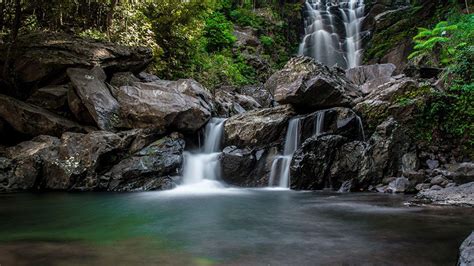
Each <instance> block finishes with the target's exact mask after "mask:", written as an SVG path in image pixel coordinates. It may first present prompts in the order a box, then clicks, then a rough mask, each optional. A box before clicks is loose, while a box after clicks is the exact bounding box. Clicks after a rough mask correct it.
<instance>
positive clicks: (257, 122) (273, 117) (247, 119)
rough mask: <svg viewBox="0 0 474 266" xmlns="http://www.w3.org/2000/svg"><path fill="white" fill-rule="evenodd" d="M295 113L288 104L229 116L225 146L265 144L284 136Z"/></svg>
mask: <svg viewBox="0 0 474 266" xmlns="http://www.w3.org/2000/svg"><path fill="white" fill-rule="evenodd" d="M293 115H294V111H293V109H292V108H291V107H290V106H288V105H282V106H278V107H274V108H266V109H261V110H256V111H251V112H247V113H243V114H240V115H236V116H233V117H231V118H229V119H228V120H227V121H226V123H225V126H224V130H225V141H224V142H225V146H232V145H235V146H238V147H251V146H257V145H259V146H265V145H268V144H271V143H273V142H276V141H278V140H280V139H281V138H283V136H284V134H285V129H286V127H287V124H288V120H289V119H290V117H291V116H293Z"/></svg>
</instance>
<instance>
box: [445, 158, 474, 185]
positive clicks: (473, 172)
mask: <svg viewBox="0 0 474 266" xmlns="http://www.w3.org/2000/svg"><path fill="white" fill-rule="evenodd" d="M446 168H447V170H448V173H447V176H446V177H448V178H450V179H452V180H454V181H455V182H456V183H458V184H464V183H469V182H474V163H472V162H466V163H455V164H449V165H446Z"/></svg>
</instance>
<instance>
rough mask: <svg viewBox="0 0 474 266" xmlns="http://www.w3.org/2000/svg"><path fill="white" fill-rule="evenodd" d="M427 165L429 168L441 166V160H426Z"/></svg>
mask: <svg viewBox="0 0 474 266" xmlns="http://www.w3.org/2000/svg"><path fill="white" fill-rule="evenodd" d="M426 165H428V168H429V169H431V170H433V169H435V168H438V167H439V161H438V160H430V159H428V160H426Z"/></svg>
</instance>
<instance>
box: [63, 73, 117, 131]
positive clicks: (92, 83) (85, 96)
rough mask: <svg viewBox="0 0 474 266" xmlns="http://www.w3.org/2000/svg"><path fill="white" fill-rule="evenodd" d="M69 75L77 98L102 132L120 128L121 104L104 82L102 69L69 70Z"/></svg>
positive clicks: (78, 115) (77, 115)
mask: <svg viewBox="0 0 474 266" xmlns="http://www.w3.org/2000/svg"><path fill="white" fill-rule="evenodd" d="M67 74H68V76H69V78H70V80H71V82H72V84H73V87H74V90H75V92H76V94H77V96H78V97H79V98H80V99H81V101H82V103H83V104H84V106H85V107H86V109H87V111H88V112H89V114H90V115H91V116H92V118H93V119H94V121H95V123H96V125H97V126H98V127H99V128H100V129H102V130H109V131H113V130H115V129H116V128H120V127H121V125H122V121H121V119H120V114H119V103H118V102H117V100H116V99H115V98H114V97H113V96H112V94H111V93H110V90H109V88H108V86H107V85H106V84H105V83H104V82H103V80H102V76H103V75H105V74H104V73H103V71H102V70H101V69H100V68H94V69H92V70H87V69H82V68H70V69H68V70H67ZM73 109H74V108H73ZM71 111H78V110H71ZM75 116H76V117H80V116H81V115H80V114H75Z"/></svg>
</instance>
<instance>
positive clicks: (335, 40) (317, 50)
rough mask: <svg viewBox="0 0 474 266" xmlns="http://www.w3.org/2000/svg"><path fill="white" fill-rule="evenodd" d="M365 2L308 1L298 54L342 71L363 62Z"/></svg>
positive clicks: (346, 0)
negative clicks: (335, 66) (302, 37)
mask: <svg viewBox="0 0 474 266" xmlns="http://www.w3.org/2000/svg"><path fill="white" fill-rule="evenodd" d="M364 11H365V5H364V0H306V2H305V7H304V26H305V37H304V39H303V41H302V42H301V44H300V48H299V52H298V53H299V54H300V55H306V56H310V57H313V58H315V59H316V60H317V61H319V62H321V63H323V64H325V65H327V66H334V65H336V64H337V65H338V66H340V67H342V68H352V67H356V66H358V65H359V63H360V58H361V55H362V50H361V45H360V43H361V34H360V32H361V25H362V21H363V19H364Z"/></svg>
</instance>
